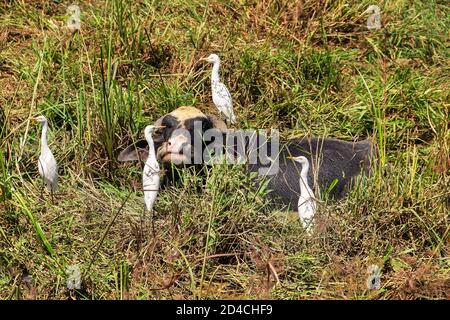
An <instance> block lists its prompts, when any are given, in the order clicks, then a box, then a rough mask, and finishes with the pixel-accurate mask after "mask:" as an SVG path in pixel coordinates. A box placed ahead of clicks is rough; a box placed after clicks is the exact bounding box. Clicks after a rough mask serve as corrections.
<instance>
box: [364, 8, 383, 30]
mask: <svg viewBox="0 0 450 320" xmlns="http://www.w3.org/2000/svg"><path fill="white" fill-rule="evenodd" d="M380 12H381V10H380V7H379V6H377V5H374V4H372V5H371V6H369V7H368V8H367V10H366V11H364V14H367V13H371V15H370V16H369V17H368V18H367V29H369V30H372V29H375V30H377V29H381V15H380Z"/></svg>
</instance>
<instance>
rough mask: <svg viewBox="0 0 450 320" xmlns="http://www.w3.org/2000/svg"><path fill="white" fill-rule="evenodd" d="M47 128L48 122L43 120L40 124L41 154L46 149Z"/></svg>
mask: <svg viewBox="0 0 450 320" xmlns="http://www.w3.org/2000/svg"><path fill="white" fill-rule="evenodd" d="M47 130H48V122H47V121H44V123H43V125H42V133H41V154H44V150H47V149H48V144H47Z"/></svg>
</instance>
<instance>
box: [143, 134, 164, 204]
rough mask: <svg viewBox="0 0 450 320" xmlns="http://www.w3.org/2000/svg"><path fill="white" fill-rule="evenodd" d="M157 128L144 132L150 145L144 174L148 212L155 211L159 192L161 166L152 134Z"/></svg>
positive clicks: (145, 199)
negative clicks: (157, 158) (154, 206)
mask: <svg viewBox="0 0 450 320" xmlns="http://www.w3.org/2000/svg"><path fill="white" fill-rule="evenodd" d="M154 130H155V126H147V127H145V130H144V135H145V140H147V143H148V158H147V160H146V161H145V164H144V171H143V173H142V186H143V189H144V201H145V208H146V209H147V211H149V212H150V211H152V210H153V205H154V204H155V200H156V196H157V195H158V191H159V172H160V168H159V164H158V161H157V160H156V152H155V146H154V143H153V138H152V133H153V131H154Z"/></svg>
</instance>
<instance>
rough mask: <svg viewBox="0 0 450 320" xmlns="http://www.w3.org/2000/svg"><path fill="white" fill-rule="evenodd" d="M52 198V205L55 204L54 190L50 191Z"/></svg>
mask: <svg viewBox="0 0 450 320" xmlns="http://www.w3.org/2000/svg"><path fill="white" fill-rule="evenodd" d="M50 194H51V197H52V204H55V199H54V197H53V190H51V191H50Z"/></svg>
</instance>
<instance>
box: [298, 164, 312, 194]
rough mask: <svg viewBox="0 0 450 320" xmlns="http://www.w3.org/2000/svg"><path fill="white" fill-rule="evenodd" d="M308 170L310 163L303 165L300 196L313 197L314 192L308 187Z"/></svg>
mask: <svg viewBox="0 0 450 320" xmlns="http://www.w3.org/2000/svg"><path fill="white" fill-rule="evenodd" d="M308 170H309V161H308V162H306V163H302V171H301V173H300V194H301V195H305V196H306V195H308V196H309V197H311V196H312V195H313V192H312V190H311V188H310V187H309V185H308Z"/></svg>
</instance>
